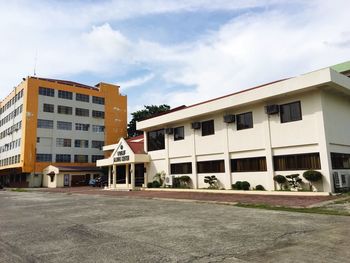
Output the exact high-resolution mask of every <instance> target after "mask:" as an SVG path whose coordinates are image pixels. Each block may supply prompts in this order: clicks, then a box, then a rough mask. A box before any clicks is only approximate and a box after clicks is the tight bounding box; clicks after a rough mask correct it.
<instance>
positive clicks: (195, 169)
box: [191, 129, 198, 189]
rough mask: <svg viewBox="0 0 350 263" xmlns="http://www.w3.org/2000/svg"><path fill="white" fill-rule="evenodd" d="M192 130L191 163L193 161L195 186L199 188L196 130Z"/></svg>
mask: <svg viewBox="0 0 350 263" xmlns="http://www.w3.org/2000/svg"><path fill="white" fill-rule="evenodd" d="M191 132H192V134H191V136H192V147H191V148H192V149H191V150H192V151H191V163H192V174H193V175H194V181H193V188H194V189H198V173H197V152H196V130H194V129H191Z"/></svg>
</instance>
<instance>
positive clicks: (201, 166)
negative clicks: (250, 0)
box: [197, 160, 225, 173]
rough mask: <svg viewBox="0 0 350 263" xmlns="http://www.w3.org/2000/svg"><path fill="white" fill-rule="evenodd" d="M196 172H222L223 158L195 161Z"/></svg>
mask: <svg viewBox="0 0 350 263" xmlns="http://www.w3.org/2000/svg"><path fill="white" fill-rule="evenodd" d="M197 172H198V173H224V172H225V162H224V160H215V161H204V162H197Z"/></svg>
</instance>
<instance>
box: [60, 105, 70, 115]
mask: <svg viewBox="0 0 350 263" xmlns="http://www.w3.org/2000/svg"><path fill="white" fill-rule="evenodd" d="M72 111H73V109H72V107H67V106H62V105H58V107H57V113H60V114H67V115H72Z"/></svg>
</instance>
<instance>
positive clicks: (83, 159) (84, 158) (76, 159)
mask: <svg viewBox="0 0 350 263" xmlns="http://www.w3.org/2000/svg"><path fill="white" fill-rule="evenodd" d="M88 159H89V156H88V155H82V154H76V155H74V162H76V163H87V162H88Z"/></svg>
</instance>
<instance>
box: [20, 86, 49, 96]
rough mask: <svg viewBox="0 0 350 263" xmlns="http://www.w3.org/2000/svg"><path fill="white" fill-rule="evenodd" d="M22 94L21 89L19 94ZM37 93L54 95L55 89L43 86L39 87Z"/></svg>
mask: <svg viewBox="0 0 350 263" xmlns="http://www.w3.org/2000/svg"><path fill="white" fill-rule="evenodd" d="M22 94H23V90H21V95H22ZM39 95H43V96H48V97H55V90H54V89H50V88H45V87H39ZM21 97H22V96H21Z"/></svg>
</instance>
